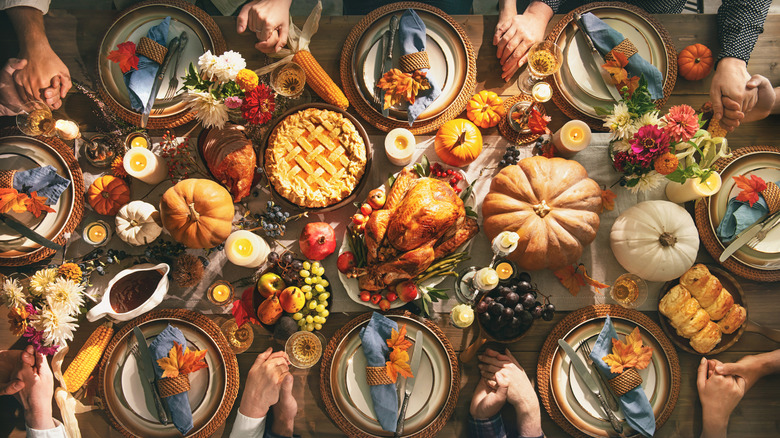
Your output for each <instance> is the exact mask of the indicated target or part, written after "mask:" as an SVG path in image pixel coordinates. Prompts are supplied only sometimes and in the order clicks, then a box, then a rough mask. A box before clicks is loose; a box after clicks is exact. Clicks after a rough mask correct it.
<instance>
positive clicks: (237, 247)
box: [225, 230, 271, 268]
mask: <svg viewBox="0 0 780 438" xmlns="http://www.w3.org/2000/svg"><path fill="white" fill-rule="evenodd" d="M269 252H271V248H270V247H269V246H268V243H266V241H265V240H263V238H262V237H260V236H258V235H257V234H255V233H253V232H251V231H247V230H238V231H234V232H233V233H232V234H230V236H228V238H227V240H226V241H225V254H226V255H227V258H228V260H230V262H231V263H233V264H234V265H238V266H244V267H247V268H256V267H258V266H260V265H262V264H263V263H265V261H266V260H267V259H268V253H269Z"/></svg>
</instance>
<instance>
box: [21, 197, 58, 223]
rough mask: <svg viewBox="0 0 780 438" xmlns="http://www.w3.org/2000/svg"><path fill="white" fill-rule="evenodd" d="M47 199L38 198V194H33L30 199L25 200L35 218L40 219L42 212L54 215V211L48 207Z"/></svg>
mask: <svg viewBox="0 0 780 438" xmlns="http://www.w3.org/2000/svg"><path fill="white" fill-rule="evenodd" d="M46 199H47V198H46V197H45V196H38V192H32V193H30V197H29V198H27V199H25V200H24V205H26V206H27V211H29V212H30V213H32V214H33V215H34V216H35V217H40V216H41V213H42V212H46V213H54V209H53V208H51V207H49V206H48V205H46Z"/></svg>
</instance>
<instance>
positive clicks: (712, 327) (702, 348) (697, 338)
mask: <svg viewBox="0 0 780 438" xmlns="http://www.w3.org/2000/svg"><path fill="white" fill-rule="evenodd" d="M720 338H721V332H720V327H718V324H715V323H714V322H712V321H710V322H708V323H707V325H706V326H704V328H703V329H701V330H699V331H698V332H697V333H696V334H695V335H693V336H692V337H691V347H693V349H694V350H696V351H698V352H699V353H701V354H705V353H709V352H710V351H712V349H713V348H715V346H716V345H718V343H719V342H720Z"/></svg>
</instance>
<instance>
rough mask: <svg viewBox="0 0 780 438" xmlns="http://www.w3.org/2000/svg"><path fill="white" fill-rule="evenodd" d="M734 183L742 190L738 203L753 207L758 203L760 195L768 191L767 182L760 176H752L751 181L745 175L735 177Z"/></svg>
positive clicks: (738, 196)
mask: <svg viewBox="0 0 780 438" xmlns="http://www.w3.org/2000/svg"><path fill="white" fill-rule="evenodd" d="M734 182H736V183H737V187H739V188H740V189H742V191H741V192H739V194H738V195H737V201H742V202H747V203H748V204H750V206H751V207H752V206H753V204H755V203H756V202H758V195H760V194H761V192H763V191H764V190H766V182H765V181H764V180H763V179H761V177H760V176H756V175H750V179H748V178H747V177H746V176H745V175H740V176H735V177H734Z"/></svg>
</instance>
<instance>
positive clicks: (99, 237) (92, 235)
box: [82, 221, 111, 246]
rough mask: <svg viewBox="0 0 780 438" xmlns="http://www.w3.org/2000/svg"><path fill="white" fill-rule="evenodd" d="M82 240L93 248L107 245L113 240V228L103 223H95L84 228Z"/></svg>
mask: <svg viewBox="0 0 780 438" xmlns="http://www.w3.org/2000/svg"><path fill="white" fill-rule="evenodd" d="M82 238H83V239H84V241H85V242H87V243H88V244H90V245H92V246H101V245H105V244H106V242H108V239H109V238H111V228H109V227H108V224H107V223H105V222H103V221H95V222H91V223H89V224H87V226H85V227H84V233H83V234H82Z"/></svg>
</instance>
